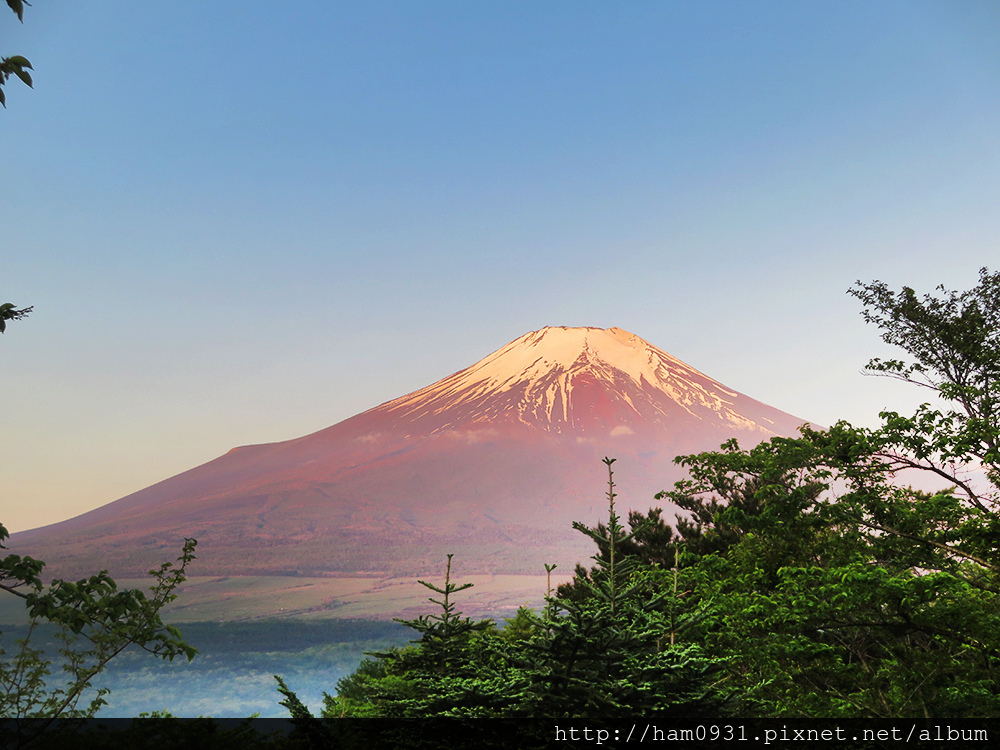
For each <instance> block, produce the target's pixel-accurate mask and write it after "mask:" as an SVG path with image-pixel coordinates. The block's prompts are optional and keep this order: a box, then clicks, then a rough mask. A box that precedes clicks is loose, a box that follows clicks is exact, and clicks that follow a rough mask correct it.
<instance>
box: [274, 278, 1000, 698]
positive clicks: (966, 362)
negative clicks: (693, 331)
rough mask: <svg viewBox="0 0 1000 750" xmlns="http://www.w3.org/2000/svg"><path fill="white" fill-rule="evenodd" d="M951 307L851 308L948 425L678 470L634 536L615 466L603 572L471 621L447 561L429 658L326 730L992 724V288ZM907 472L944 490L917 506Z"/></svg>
mask: <svg viewBox="0 0 1000 750" xmlns="http://www.w3.org/2000/svg"><path fill="white" fill-rule="evenodd" d="M940 291H941V292H943V296H941V297H934V296H931V295H925V296H924V297H923V298H918V297H917V296H916V294H915V293H914V292H913V291H912V290H910V289H908V288H904V289H903V291H902V292H899V293H893V292H890V291H889V290H888V289H887V288H886V286H885V285H884V284H881V283H880V282H876V283H874V284H870V285H861V284H858V285H857V287H856V288H855V289H853V290H852V291H851V293H852V294H854V295H855V296H857V297H858V298H859V299H861V301H862V302H863V303H864V304H865V305H866V306H867V309H866V310H865V312H864V315H865V318H866V320H868V321H869V322H872V323H875V324H876V325H878V326H879V327H880V328H881V329H882V332H883V338H884V339H885V340H886V341H887V342H888V343H890V344H893V345H897V346H900V347H902V348H903V349H904V350H905V351H906V352H907V353H908V354H909V355H911V356H912V357H913V361H912V362H910V363H906V362H902V361H898V360H889V361H880V360H873V361H872V362H871V363H870V364H869V370H870V371H871V372H873V373H876V374H882V375H890V376H892V377H899V378H902V379H903V380H907V381H910V382H914V383H918V384H920V385H922V386H925V387H928V388H931V389H933V391H934V392H935V393H936V394H937V395H938V396H939V397H940V398H942V399H943V400H944V401H945V403H946V406H945V408H943V409H935V408H932V407H931V406H929V405H926V404H925V405H924V406H922V407H921V408H920V409H918V410H917V413H916V414H915V415H914V416H913V417H910V418H907V417H902V416H900V415H898V414H896V413H894V412H885V413H883V414H882V415H881V416H882V418H883V425H882V427H881V428H879V429H876V430H867V429H860V428H856V427H853V426H851V425H849V424H847V423H844V422H838V423H837V424H835V425H833V426H832V427H831V428H829V429H828V430H816V429H813V428H810V427H808V426H804V427H802V428H801V436H800V437H798V438H794V439H793V438H781V437H776V438H773V439H772V440H769V441H767V442H764V443H761V444H759V445H757V446H755V447H753V448H750V449H743V448H740V446H739V445H738V443H737V442H736V441H735V440H731V441H729V442H727V443H725V444H724V445H723V446H722V447H721V450H719V451H714V452H707V453H702V454H698V455H691V456H682V457H679V458H678V459H677V461H678V463H680V464H681V465H683V466H684V467H686V469H687V472H688V478H687V479H685V480H683V481H680V482H678V483H677V484H676V485H675V487H674V489H673V490H672V491H670V492H662V493H659V494H658V495H657V496H656V497H657V499H658V500H661V501H668V502H670V503H672V505H673V506H674V507H676V508H678V509H680V511H681V515H680V516H679V517H678V519H677V521H676V527H675V528H674V527H671V526H670V525H668V524H667V523H665V522H664V520H663V518H662V514H663V511H662V510H661V508H654V509H652V510H650V511H649V512H648V513H647V514H640V513H631V514H630V516H629V519H628V522H629V526H630V530H629V531H628V532H626V530H625V529H624V528H623V526H622V524H621V521H620V519H619V517H618V515H617V513H616V511H615V493H614V481H613V472H612V463H613V459H605V464H606V465H607V467H608V495H607V496H608V505H609V513H608V520H607V522H606V523H599V524H597V525H596V526H594V527H588V526H585V525H583V524H580V523H576V524H574V527H575V528H576V529H577V530H578V531H580V532H581V533H584V534H586V535H587V536H588V537H589V538H590V539H591V540H592V541H593V542H594V543H595V544H596V545H597V554H596V555H595V556H594V558H593V563H594V564H593V566H592V567H591V568H590V569H587V568H584V567H583V566H580V565H578V566H577V568H576V575H575V577H574V580H573V582H572V583H571V584H568V585H564V586H562V587H560V588H559V591H558V595H557V596H556V597H552V596H551V589H550V591H549V596H547V597H546V606H545V608H544V609H543V611H542V613H541V615H539V614H537V613H535V612H533V611H531V610H529V609H527V608H522V609H521V610H519V611H518V613H517V615H516V616H515V617H513V618H511V619H510V620H508V621H507V627H506V628H505V629H504V630H502V631H497V630H496V629H495V628H493V627H492V624H491V623H486V624H485V627H482V628H477V627H475V626H474V624H473V623H471V622H470V621H467V620H462V619H461V618H460V617H459V616H458V613H456V612H454V605H453V603H452V601H451V599H450V598H449V597H450V594H451V593H453V592H456V591H459V590H462V589H464V588H467V584H466V585H463V586H455V585H454V584H451V581H450V557H449V566H448V571H447V572H446V576H445V585H444V588H443V589H442V588H437V587H434V586H430V584H426V583H425V584H424V585H426V586H428V587H429V588H432V589H433V590H434V591H436V592H438V593H440V594H442V595H443V597H444V598H443V599H440V600H438V599H432V601H434V602H435V603H437V604H438V605H439V606H440V607H441V608H442V613H441V614H439V615H434V616H426V617H423V618H419V619H417V620H413V621H409V622H407V623H406V624H408V625H409V626H410V627H413V628H415V629H416V630H418V631H419V632H420V633H421V638H420V640H419V641H416V642H415V643H414V644H413V645H412V646H410V647H408V648H405V649H400V650H394V651H390V652H385V653H379V654H373V656H374V657H375V658H374V659H370V660H366V661H365V662H363V664H362V666H361V667H360V668H359V669H358V671H357V672H355V673H354V674H353V675H351V676H349V677H347V678H344V679H343V680H341V681H340V683H338V686H337V689H338V695H337V696H336V697H330V696H327V703H326V708H325V710H324V715H325V716H328V717H339V716H395V717H406V716H453V717H481V716H496V717H519V716H554V717H555V716H558V717H583V716H587V717H597V716H602V717H619V716H629V715H643V716H647V717H648V716H660V717H669V716H685V717H692V716H705V715H719V714H721V713H725V712H735V713H739V714H742V715H748V716H763V717H877V718H893V717H901V716H913V717H934V716H948V717H996V716H1000V514H998V513H997V510H998V507H997V505H998V494H997V493H998V490H1000V455H998V448H997V446H998V444H1000V426H998V422H997V398H998V396H997V393H998V387H997V386H998V383H997V379H998V374H1000V274H992V275H991V274H989V273H988V272H987V270H986V269H982V271H981V272H980V282H979V284H978V286H976V287H975V288H974V289H972V290H971V291H969V292H963V293H956V292H949V291H947V290H944V289H940ZM967 464H972V465H973V466H976V465H978V466H982V467H983V468H984V469H985V470H986V477H987V480H988V482H989V486H985V487H984V486H982V485H981V484H976V483H974V482H973V481H971V480H970V479H969V478H968V475H967V473H966V471H965V468H964V467H965V465H967ZM901 469H921V470H923V471H926V472H930V473H932V474H934V475H936V476H937V477H939V478H941V479H944V480H946V481H947V482H948V484H949V486H948V487H946V488H944V489H941V490H938V491H935V492H926V491H920V490H916V489H913V488H912V487H908V486H905V485H904V484H903V483H902V482H901V481H900V477H899V474H898V473H899V471H900V470H901ZM546 567H547V570H548V571H549V572H551V567H549V566H546ZM458 623H463V624H462V625H461V626H458ZM286 705H288V706H289V708H291V709H292V710H293V715H295V711H296V710H298V709H297V708H296V705H295V702H294V701H291V700H289V701H288V702H287V703H286Z"/></svg>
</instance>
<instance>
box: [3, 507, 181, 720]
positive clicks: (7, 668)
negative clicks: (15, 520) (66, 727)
mask: <svg viewBox="0 0 1000 750" xmlns="http://www.w3.org/2000/svg"><path fill="white" fill-rule="evenodd" d="M7 537H8V533H7V530H6V529H5V528H4V527H3V526H0V547H2V542H3V540H5V539H6V538H7ZM195 545H196V542H195V540H193V539H188V540H186V541H185V543H184V547H183V550H182V552H181V556H180V557H179V558H178V559H177V563H178V565H177V566H176V567H175V566H174V564H173V563H169V562H168V563H164V564H163V565H161V566H160V568H159V569H157V570H152V571H150V575H151V576H152V577H153V585H152V587H151V588H150V590H149V593H148V594H147V593H146V592H143V591H141V590H138V589H125V590H119V589H118V586H117V584H116V583H115V581H114V580H113V579H112V578H111V577H110V576H108V574H107V571H102V572H100V573H98V574H97V575H94V576H91V577H90V578H89V579H83V580H80V581H77V582H75V583H73V582H70V581H62V580H55V581H52V583H51V584H50V585H48V586H46V585H44V584H43V583H42V579H41V573H42V570H43V568H44V563H42V562H41V561H39V560H34V559H32V558H30V557H24V558H22V557H20V556H19V555H8V556H6V557H5V558H3V559H2V560H0V590H2V591H6V592H7V593H10V594H13V595H15V596H18V597H20V598H22V599H23V600H24V603H25V606H26V607H27V609H28V614H29V616H30V618H31V620H30V624H29V627H28V631H27V635H25V636H24V637H23V638H19V639H18V640H17V641H16V648H15V649H14V650H13V652H12V653H8V651H7V650H5V649H0V686H2V688H3V690H2V692H0V717H2V718H13V719H25V718H45V719H54V718H58V717H89V716H93V715H94V714H95V713H96V712H97V710H98V709H99V708H100V707H101V706H102V705H104V704H105V703H106V700H105V695H106V694H107V690H106V689H100V690H97V692H96V696H95V697H93V698H92V699H90V701H89V703H87V704H86V705H85V706H84V707H82V708H79V707H78V705H79V702H80V700H81V699H82V698H83V696H84V694H85V692H86V691H87V690H88V689H91V688H92V683H93V680H94V678H95V677H97V676H98V675H99V674H100V673H101V672H102V671H103V670H104V669H105V667H106V666H107V664H108V663H109V662H110V661H111V660H112V659H114V658H115V657H116V656H118V655H119V654H121V653H122V652H123V651H124V650H125V649H126V648H128V647H130V646H137V647H139V648H141V649H144V650H145V651H148V652H149V653H151V654H153V655H154V656H157V657H160V658H162V659H169V660H173V659H174V657H176V656H186V657H187V658H188V659H189V660H190V659H192V658H194V656H195V654H196V653H197V650H196V649H194V648H193V647H192V646H190V645H188V644H187V643H186V642H185V641H184V640H183V639H182V638H181V634H180V632H179V631H178V630H177V628H175V627H173V626H170V625H166V624H164V623H163V621H162V620H161V619H160V614H159V613H160V610H161V609H162V608H163V607H164V605H166V604H167V603H168V602H171V601H173V600H174V599H175V598H176V594H174V591H175V590H176V589H177V587H178V586H180V585H181V584H182V583H183V582H184V580H185V573H186V570H187V566H188V564H189V563H190V562H191V561H192V560H193V559H194V549H195ZM42 623H49V624H52V625H54V626H55V627H56V629H57V639H58V641H59V643H60V647H59V649H58V656H55V657H53V656H50V655H48V654H46V653H45V652H44V651H43V650H42V649H41V648H36V647H35V645H34V644H33V640H32V637H33V636H34V635H35V634H36V633H37V632H38V631H39V629H40V626H41V624H42ZM57 667H58V668H59V670H60V671H61V672H63V673H64V677H63V678H62V679H61V680H57V682H58V683H59V685H58V686H55V687H53V686H52V685H51V683H52V682H53V669H54V668H57Z"/></svg>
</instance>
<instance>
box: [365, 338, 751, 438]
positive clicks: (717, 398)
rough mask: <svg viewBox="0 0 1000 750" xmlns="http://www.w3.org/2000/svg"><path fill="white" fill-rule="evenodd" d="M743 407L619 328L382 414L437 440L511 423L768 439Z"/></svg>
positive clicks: (541, 348)
mask: <svg viewBox="0 0 1000 750" xmlns="http://www.w3.org/2000/svg"><path fill="white" fill-rule="evenodd" d="M738 400H739V401H751V400H750V399H747V397H745V396H741V395H740V394H738V393H737V392H735V391H732V390H730V389H728V388H726V387H725V386H723V385H722V384H721V383H719V382H717V381H715V380H713V379H712V378H710V377H708V376H707V375H705V374H703V373H701V372H699V371H697V370H695V369H694V368H692V367H690V366H688V365H686V364H684V363H683V362H681V361H680V360H679V359H677V358H676V357H673V356H671V355H670V354H668V353H667V352H665V351H663V350H661V349H658V348H657V347H655V346H653V345H651V344H649V343H648V342H646V341H645V340H643V339H642V338H640V337H638V336H636V335H635V334H633V333H629V332H628V331H625V330H623V329H621V328H607V329H604V328H569V327H565V326H560V327H546V328H542V329H540V330H537V331H531V332H530V333H526V334H524V335H523V336H521V337H520V338H517V339H515V340H514V341H512V342H510V343H509V344H507V345H506V346H504V347H502V348H500V349H498V350H497V351H495V352H493V353H492V354H490V355H489V356H487V357H485V358H484V359H482V360H480V361H479V362H477V363H476V364H474V365H472V366H471V367H468V368H466V369H464V370H461V371H459V372H456V373H454V374H453V375H450V376H449V377H447V378H444V379H443V380H440V381H438V382H437V383H434V384H432V385H429V386H427V387H426V388H422V389H420V390H418V391H414V392H413V393H410V394H408V395H406V396H402V397H401V398H398V399H395V400H394V401H390V402H388V403H386V404H383V405H382V406H380V407H377V408H378V409H379V410H380V411H382V410H384V411H388V412H389V413H391V414H392V416H393V417H394V418H396V419H401V420H405V421H407V422H409V421H413V420H423V419H424V418H434V419H435V420H436V421H437V422H438V424H437V425H436V426H435V427H434V431H435V432H438V431H442V430H447V429H452V428H455V427H457V426H459V425H468V424H470V423H480V424H481V423H484V422H503V421H511V420H514V421H518V422H523V423H528V424H532V425H534V426H536V427H539V428H541V429H544V430H546V431H557V432H561V431H563V428H564V427H566V426H571V427H575V428H581V429H586V428H587V427H588V426H594V425H595V424H598V423H599V424H600V425H601V426H603V427H606V428H608V429H615V428H617V429H619V430H627V431H631V427H630V424H632V423H635V422H642V423H647V424H648V423H660V424H661V425H663V424H667V423H670V424H676V423H677V422H678V421H679V420H680V421H688V420H691V419H694V420H698V421H711V422H715V423H719V422H723V423H727V424H728V425H729V426H730V428H732V427H737V428H741V429H763V430H765V431H767V429H768V428H767V426H766V425H760V424H758V422H757V420H756V419H755V418H751V417H749V416H747V415H746V414H744V413H742V412H743V411H744V410H743V409H739V408H734V407H736V402H737V401H738ZM753 403H757V402H753ZM765 421H769V420H765ZM618 434H621V432H619V433H618Z"/></svg>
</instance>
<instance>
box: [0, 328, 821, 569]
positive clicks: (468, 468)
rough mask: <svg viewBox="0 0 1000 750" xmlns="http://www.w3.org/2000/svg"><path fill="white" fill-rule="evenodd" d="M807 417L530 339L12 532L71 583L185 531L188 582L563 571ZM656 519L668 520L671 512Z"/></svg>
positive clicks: (143, 560) (543, 335) (606, 338)
mask: <svg viewBox="0 0 1000 750" xmlns="http://www.w3.org/2000/svg"><path fill="white" fill-rule="evenodd" d="M804 421H805V420H802V419H799V418H797V417H793V416H791V415H789V414H786V413H784V412H781V411H778V410H777V409H774V408H772V407H770V406H767V405H765V404H763V403H761V402H759V401H755V400H754V399H752V398H749V397H748V396H744V395H742V394H740V393H738V392H736V391H734V390H732V389H730V388H728V387H726V386H724V385H722V384H721V383H719V382H717V381H715V380H713V379H712V378H710V377H708V376H707V375H704V374H703V373H701V372H699V371H697V370H695V369H694V368H692V367H690V366H688V365H686V364H684V363H683V362H681V361H680V360H678V359H676V358H675V357H673V356H671V355H669V354H667V353H666V352H665V351H662V350H661V349H658V348H656V347H655V346H652V345H651V344H649V343H647V342H646V341H644V340H643V339H641V338H639V337H638V336H636V335H634V334H631V333H629V332H627V331H624V330H622V329H620V328H608V329H601V328H566V327H553V328H542V329H541V330H538V331H532V332H530V333H527V334H525V335H523V336H521V337H520V338H518V339H516V340H514V341H512V342H511V343H509V344H507V345H506V346H504V347H503V348H501V349H498V350H497V351H495V352H493V353H492V354H490V355H489V356H487V357H486V358H485V359H483V360H481V361H479V362H477V363H476V364H474V365H472V366H471V367H468V368H466V369H464V370H461V371H459V372H456V373H454V374H453V375H449V376H448V377H446V378H444V379H442V380H439V381H438V382H436V383H433V384H431V385H428V386H427V387H425V388H422V389H420V390H418V391H414V392H413V393H410V394H407V395H404V396H401V397H399V398H397V399H394V400H392V401H389V402H387V403H384V404H382V405H380V406H376V407H375V408H372V409H369V410H368V411H365V412H362V413H361V414H358V415H356V416H354V417H351V418H350V419H347V420H344V421H343V422H340V423H338V424H335V425H333V426H332V427H328V428H326V429H324V430H320V431H319V432H315V433H313V434H311V435H306V436H304V437H301V438H297V439H294V440H288V441H284V442H279V443H270V444H265V445H252V446H244V447H240V448H234V449H233V450H231V451H229V452H228V453H226V454H225V455H222V456H220V457H218V458H216V459H215V460H213V461H210V462H208V463H206V464H204V465H202V466H199V467H197V468H194V469H191V470H189V471H187V472H184V473H182V474H178V475H177V476H174V477H171V478H170V479H167V480H165V481H162V482H159V483H158V484H154V485H152V486H151V487H147V488H146V489H143V490H140V491H139V492H136V493H134V494H132V495H128V496H127V497H124V498H122V499H120V500H117V501H115V502H112V503H109V504H108V505H105V506H103V507H100V508H97V509H96V510H93V511H90V512H88V513H85V514H83V515H81V516H78V517H76V518H73V519H70V520H67V521H64V522H61V523H57V524H53V525H51V526H46V527H42V528H38V529H32V530H30V531H24V532H20V533H17V534H14V535H13V536H12V538H11V543H12V546H13V545H16V550H15V551H17V552H19V553H21V554H25V553H27V554H31V555H33V556H36V557H38V558H40V559H43V560H46V561H47V562H48V563H49V568H48V569H47V570H49V571H51V572H53V573H54V574H57V575H62V576H66V577H71V576H77V575H84V574H89V573H92V572H93V571H95V570H97V569H101V568H109V569H110V570H111V572H112V574H115V575H120V576H126V575H135V574H141V573H143V572H145V571H147V570H149V569H150V568H152V567H154V566H156V565H157V564H158V563H159V562H162V561H163V560H165V559H168V558H169V557H171V553H172V552H173V551H175V550H177V549H179V548H180V545H181V540H182V539H183V538H184V537H195V538H197V539H198V540H199V546H198V561H197V570H198V575H219V576H224V575H240V574H243V575H289V576H325V575H349V574H371V573H380V574H388V575H422V574H428V573H430V572H435V571H438V569H439V568H440V565H441V561H442V560H443V559H444V556H445V554H446V553H450V552H453V553H455V554H456V557H457V558H459V559H461V560H462V561H463V566H462V567H463V570H465V571H466V572H467V573H484V574H485V573H494V574H497V573H509V574H524V573H531V574H537V573H540V572H542V565H543V563H558V564H559V566H560V568H561V569H562V568H565V569H572V567H573V564H574V563H576V562H577V561H580V560H584V559H586V558H587V557H589V556H590V555H591V554H593V549H592V544H591V543H590V542H589V541H588V540H587V539H586V538H585V537H584V536H583V535H582V534H580V533H579V532H576V531H574V530H573V529H572V527H571V522H572V521H574V520H578V521H583V522H585V523H587V524H594V523H596V522H597V521H599V520H602V519H603V518H604V516H603V514H604V513H606V505H605V503H606V501H605V498H604V492H605V489H606V484H605V483H606V468H605V467H604V465H603V464H602V463H601V460H600V459H601V458H602V457H604V456H611V457H615V458H617V459H618V461H617V463H615V466H614V468H615V471H616V473H615V480H616V483H617V485H618V486H617V491H618V492H619V497H618V501H619V504H620V509H624V508H630V509H636V510H642V511H645V510H648V509H649V507H651V506H652V505H655V504H656V502H655V500H654V499H653V495H654V494H655V493H656V492H657V491H659V490H662V489H667V488H669V487H671V486H672V484H673V482H674V481H676V480H677V479H679V478H681V477H682V476H683V471H682V470H681V469H679V468H678V467H677V466H675V465H674V464H673V459H674V457H675V456H677V455H681V454H686V453H694V452H700V451H705V450H714V449H717V448H718V447H719V445H720V444H721V443H722V442H724V441H725V440H728V439H729V438H732V437H736V438H738V439H739V441H740V443H741V444H743V445H750V444H755V443H757V442H759V441H761V440H764V439H767V438H769V437H772V436H775V435H785V436H791V435H795V434H796V430H797V428H798V427H799V426H800V425H802V424H803V423H804ZM665 510H666V511H667V512H666V513H665V514H664V515H665V517H669V516H670V515H671V513H670V508H666V509H665Z"/></svg>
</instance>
